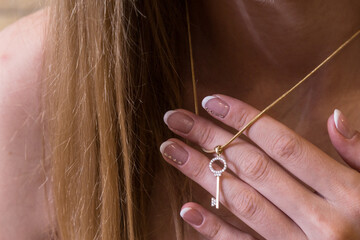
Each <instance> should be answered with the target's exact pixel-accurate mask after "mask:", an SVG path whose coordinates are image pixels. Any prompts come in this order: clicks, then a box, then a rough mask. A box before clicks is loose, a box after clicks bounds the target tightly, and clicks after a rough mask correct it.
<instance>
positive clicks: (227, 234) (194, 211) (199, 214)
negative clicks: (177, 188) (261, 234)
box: [180, 203, 255, 240]
mask: <svg viewBox="0 0 360 240" xmlns="http://www.w3.org/2000/svg"><path fill="white" fill-rule="evenodd" d="M180 215H181V217H182V218H183V219H184V220H185V221H186V222H187V223H189V224H190V225H191V226H192V227H193V228H194V229H195V230H196V231H198V232H199V233H201V234H202V235H203V236H204V237H206V238H207V239H209V240H223V239H239V240H255V238H254V237H252V236H251V235H249V234H247V233H244V232H242V231H240V230H239V229H237V228H235V227H233V226H231V225H230V224H229V223H227V222H225V221H224V220H222V219H221V218H219V217H218V216H216V215H215V214H213V213H211V212H209V211H208V210H206V209H205V208H203V207H202V206H200V205H199V204H196V203H187V204H185V205H184V206H183V207H182V209H181V212H180Z"/></svg>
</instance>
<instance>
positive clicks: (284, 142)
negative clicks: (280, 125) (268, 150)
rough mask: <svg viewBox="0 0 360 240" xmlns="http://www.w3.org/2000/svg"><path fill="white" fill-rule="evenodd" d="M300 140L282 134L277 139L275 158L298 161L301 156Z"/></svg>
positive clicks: (274, 147) (275, 142)
mask: <svg viewBox="0 0 360 240" xmlns="http://www.w3.org/2000/svg"><path fill="white" fill-rule="evenodd" d="M300 144H301V142H300V140H299V138H298V137H297V136H295V135H292V134H288V133H285V134H280V135H279V136H278V137H277V138H275V140H274V143H273V151H274V154H275V156H277V157H280V158H283V159H297V158H298V157H299V156H300V153H301V151H300Z"/></svg>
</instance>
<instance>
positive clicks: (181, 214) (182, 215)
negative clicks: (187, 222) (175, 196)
mask: <svg viewBox="0 0 360 240" xmlns="http://www.w3.org/2000/svg"><path fill="white" fill-rule="evenodd" d="M191 209H192V208H189V207H186V208H183V209H181V211H180V216H181V217H182V218H183V217H184V215H185V213H187V212H188V211H189V210H191Z"/></svg>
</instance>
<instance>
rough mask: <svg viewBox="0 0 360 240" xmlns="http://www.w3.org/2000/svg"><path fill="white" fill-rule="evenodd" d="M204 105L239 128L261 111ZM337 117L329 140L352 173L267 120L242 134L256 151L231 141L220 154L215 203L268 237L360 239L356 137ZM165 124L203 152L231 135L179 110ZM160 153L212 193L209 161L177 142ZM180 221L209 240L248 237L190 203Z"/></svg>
mask: <svg viewBox="0 0 360 240" xmlns="http://www.w3.org/2000/svg"><path fill="white" fill-rule="evenodd" d="M206 100H207V101H203V107H205V109H207V111H208V112H209V113H210V114H211V115H212V116H213V117H214V118H216V119H217V120H220V121H221V122H223V123H225V124H226V125H228V126H230V127H232V128H234V129H237V130H239V129H241V128H242V127H243V126H244V125H245V124H246V123H247V122H249V121H250V120H251V119H252V118H253V117H254V116H255V115H256V114H257V113H258V112H259V111H258V110H256V109H254V108H253V107H251V106H249V105H247V104H245V103H244V102H241V101H239V100H237V99H234V98H231V97H228V96H224V95H216V96H214V97H210V98H207V99H206ZM204 105H205V106H204ZM336 117H337V125H338V129H339V130H338V129H336V127H335V123H334V119H333V117H330V119H329V121H328V128H329V134H330V138H331V140H332V142H333V145H334V146H335V148H336V149H337V150H338V152H339V153H340V154H341V155H342V156H343V157H344V160H345V161H347V163H348V164H349V165H350V166H352V167H354V168H356V170H355V169H353V168H350V167H348V166H345V165H344V164H341V163H339V162H337V161H335V160H334V159H332V158H331V157H329V156H328V155H327V154H325V153H324V152H323V151H321V150H320V149H318V148H317V147H315V146H314V145H313V144H311V143H310V142H308V141H307V140H305V139H303V138H302V137H300V136H299V135H297V134H296V133H295V132H294V131H292V130H290V129H289V128H287V127H286V126H284V125H283V124H281V123H279V122H278V121H276V120H274V119H272V118H271V117H269V116H266V115H265V116H263V117H261V118H260V119H259V120H258V121H257V122H256V123H255V124H254V125H253V126H251V127H250V129H248V130H247V131H245V132H244V134H245V135H246V136H247V137H248V138H249V139H251V140H252V141H253V142H254V143H255V144H256V145H257V146H254V145H252V144H250V143H248V142H246V141H244V140H242V139H240V138H237V139H236V140H234V142H233V143H232V144H230V145H229V146H228V147H227V148H226V150H225V151H224V153H223V155H222V156H223V157H224V158H225V159H226V161H227V165H228V169H229V170H230V171H226V172H224V173H223V174H222V176H221V191H220V196H221V197H220V201H221V204H222V205H223V206H225V207H226V208H227V209H229V210H230V211H231V212H232V213H233V214H234V215H235V216H236V217H238V218H239V219H240V220H242V221H243V222H245V223H246V224H247V225H248V226H250V227H251V228H252V229H254V230H255V231H256V232H257V233H259V234H260V235H261V236H263V237H264V238H266V239H316V240H318V239H360V227H359V226H360V174H359V172H358V170H359V169H360V137H359V134H358V133H357V132H354V131H350V130H349V129H348V128H346V127H345V125H344V123H345V122H344V121H343V119H344V117H343V115H342V114H339V112H336ZM164 120H165V122H166V124H167V125H168V126H169V128H170V130H172V131H173V132H174V133H176V134H177V135H179V136H182V137H184V138H186V139H188V140H190V141H192V142H194V143H196V144H198V145H200V146H201V147H203V148H205V149H213V148H214V147H215V146H217V145H222V144H224V143H226V142H227V141H228V140H229V139H230V138H231V137H232V136H233V134H231V133H229V132H228V131H226V130H224V129H222V128H220V127H219V126H217V125H216V124H214V123H212V122H210V121H208V120H206V119H204V118H202V117H199V116H196V115H195V114H193V113H191V112H189V111H186V110H182V109H178V110H176V111H169V112H167V113H166V114H165V116H164ZM345 124H346V123H345ZM341 132H342V133H343V134H344V136H343V135H341V134H340V133H341ZM160 150H161V152H162V154H163V157H164V159H165V160H167V161H168V162H169V163H170V164H172V165H173V166H175V167H176V168H177V169H179V170H180V171H181V172H183V173H184V174H185V175H186V176H188V177H190V178H191V179H192V180H194V181H195V182H197V183H198V184H200V185H201V186H202V187H203V188H204V189H205V190H207V191H208V192H209V193H211V194H212V195H215V191H216V178H215V177H214V174H213V173H212V172H210V170H209V167H208V164H209V159H208V157H206V156H205V155H204V154H203V153H201V152H199V151H197V150H195V149H194V148H192V147H190V146H188V145H186V144H185V143H183V142H181V141H180V140H178V139H170V140H168V141H166V142H165V143H163V144H162V145H161V147H160ZM280 165H281V166H280ZM284 169H286V170H287V171H286V170H284ZM290 173H291V174H290ZM305 185H307V186H309V187H310V188H309V187H306V186H305ZM312 189H313V190H312ZM209 204H210V199H209ZM181 215H182V216H183V218H184V219H185V220H186V221H187V222H188V223H190V224H191V225H192V226H193V227H194V228H195V229H196V230H197V231H198V232H200V233H201V234H202V235H204V236H205V237H206V238H208V239H254V237H252V236H251V235H250V234H249V233H246V232H244V231H241V230H240V229H237V228H235V227H234V226H233V225H231V224H230V223H228V222H226V221H225V220H223V219H221V218H220V217H218V216H216V215H215V214H213V213H211V212H209V211H207V210H206V209H205V208H203V207H201V206H200V205H199V204H196V203H187V204H185V205H184V206H183V208H182V212H181Z"/></svg>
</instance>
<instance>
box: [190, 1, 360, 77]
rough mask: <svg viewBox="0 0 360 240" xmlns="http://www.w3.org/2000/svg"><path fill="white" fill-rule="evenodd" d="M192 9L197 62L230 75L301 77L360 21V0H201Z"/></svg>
mask: <svg viewBox="0 0 360 240" xmlns="http://www.w3.org/2000/svg"><path fill="white" fill-rule="evenodd" d="M190 9H191V18H192V21H193V22H194V24H193V27H192V31H193V36H194V49H195V50H194V52H195V58H196V59H195V62H197V64H196V66H195V67H196V68H197V69H201V67H202V66H206V67H205V69H207V71H208V70H209V69H211V70H212V71H213V72H211V73H210V72H209V73H208V74H209V75H212V76H216V77H219V76H221V78H222V79H224V80H226V79H227V78H229V80H230V79H234V77H235V78H237V79H241V78H247V79H249V77H251V79H254V78H258V79H261V78H264V77H266V78H267V79H277V81H279V80H281V79H284V80H285V79H287V80H286V81H289V80H288V79H289V77H291V78H292V79H295V80H296V79H299V77H302V76H304V75H305V74H306V73H308V72H309V71H311V70H312V69H313V68H314V67H315V66H317V65H318V64H319V63H320V62H321V61H322V60H323V59H324V58H325V57H327V56H328V55H329V54H330V53H331V52H333V51H334V50H335V49H336V48H337V47H338V46H339V45H340V44H341V43H343V42H344V41H345V40H346V39H348V38H349V37H350V36H351V35H352V34H353V33H354V32H355V31H356V30H357V29H358V28H359V27H360V14H359V12H360V3H359V1H358V0H344V1H337V0H336V1H335V0H329V1H326V2H324V1H301V0H298V1H283V0H281V1H273V0H272V1H270V0H268V1H266V0H263V1H260V0H257V1H256V0H228V1H217V0H203V1H201V0H199V1H192V2H191V6H190ZM203 77H204V76H201V78H202V79H203ZM206 79H211V77H210V78H206ZM218 80H219V79H215V81H217V82H218ZM209 81H210V80H209ZM232 81H233V80H232Z"/></svg>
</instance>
